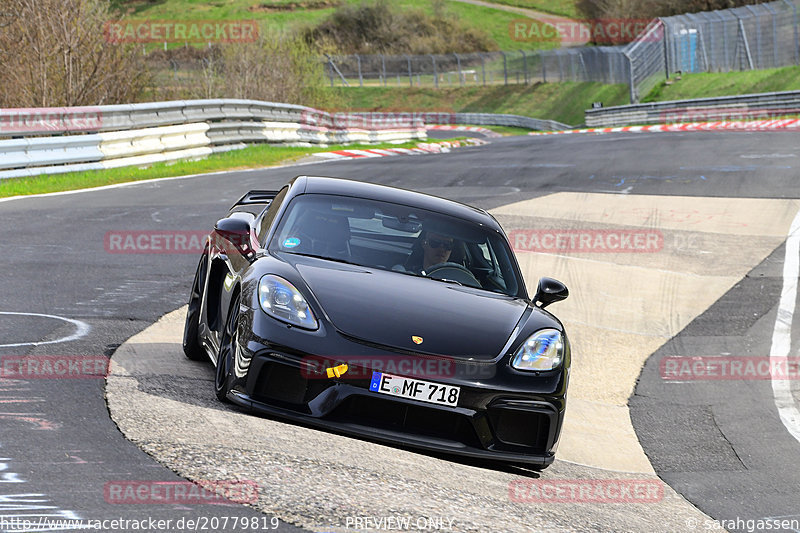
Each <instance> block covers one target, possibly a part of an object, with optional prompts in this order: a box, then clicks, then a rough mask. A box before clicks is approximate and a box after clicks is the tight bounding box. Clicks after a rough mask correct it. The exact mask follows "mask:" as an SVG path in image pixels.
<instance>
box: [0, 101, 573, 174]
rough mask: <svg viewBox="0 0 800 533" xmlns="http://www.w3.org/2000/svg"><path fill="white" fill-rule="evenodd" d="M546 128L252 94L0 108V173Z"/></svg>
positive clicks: (513, 119) (540, 123) (504, 118)
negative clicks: (272, 146) (473, 129)
mask: <svg viewBox="0 0 800 533" xmlns="http://www.w3.org/2000/svg"><path fill="white" fill-rule="evenodd" d="M426 120H427V121H428V122H431V123H446V124H477V125H502V126H517V127H522V128H528V129H538V130H554V129H566V128H568V126H566V125H564V124H560V123H558V122H554V121H548V120H539V119H533V118H530V117H522V116H517V115H492V114H486V113H337V114H330V113H326V112H324V111H319V110H317V109H313V108H309V107H304V106H298V105H291V104H279V103H271V102H260V101H256V100H187V101H182V100H181V101H173V102H154V103H144V104H126V105H109V106H97V107H72V108H30V109H4V110H0V179H3V178H13V177H21V176H32V175H39V174H56V173H62V172H70V171H80V170H93V169H102V168H114V167H122V166H130V165H148V164H152V163H157V162H163V161H171V160H177V159H191V158H200V157H205V156H207V155H209V154H211V153H214V152H222V151H228V150H235V149H238V148H243V147H245V146H246V145H247V144H249V143H257V142H258V143H264V142H266V143H282V144H287V143H288V144H302V145H313V144H318V145H325V144H346V143H353V142H362V143H376V142H393V141H397V142H403V141H408V140H411V139H424V138H425V137H426V134H425V121H426Z"/></svg>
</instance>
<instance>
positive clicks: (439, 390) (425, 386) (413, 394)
mask: <svg viewBox="0 0 800 533" xmlns="http://www.w3.org/2000/svg"><path fill="white" fill-rule="evenodd" d="M369 390H371V391H375V392H379V393H381V394H388V395H389V396H400V397H401V398H411V399H412V400H419V401H420V402H427V403H436V404H439V405H449V406H450V407H455V406H456V405H458V395H459V393H460V392H461V389H460V388H459V387H453V386H452V385H442V384H441V383H431V382H430V381H423V380H421V379H412V378H406V377H402V376H393V375H392V374H385V373H383V372H373V373H372V381H370V384H369Z"/></svg>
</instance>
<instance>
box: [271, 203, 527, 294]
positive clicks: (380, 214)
mask: <svg viewBox="0 0 800 533" xmlns="http://www.w3.org/2000/svg"><path fill="white" fill-rule="evenodd" d="M268 249H269V250H270V251H280V252H286V253H291V254H299V255H306V256H313V257H319V258H323V259H329V260H332V261H338V262H343V263H350V264H354V265H360V266H365V267H370V268H377V269H382V270H389V271H394V272H398V273H399V274H406V275H413V276H420V277H426V278H430V279H432V280H436V281H440V282H448V283H454V284H458V285H463V286H466V287H473V288H476V289H481V290H487V291H492V292H496V293H501V294H505V295H508V296H513V297H524V286H523V284H522V282H521V280H520V275H519V271H518V269H517V267H516V263H515V261H514V260H513V255H512V252H511V250H510V248H509V246H508V243H507V241H506V239H505V238H504V237H503V236H502V235H501V234H499V233H497V232H495V231H492V230H488V229H486V228H484V227H483V226H480V225H478V224H475V223H474V222H470V221H467V220H463V219H460V218H455V217H451V216H447V215H442V214H440V213H436V212H433V211H428V210H425V209H419V208H415V207H410V206H406V205H400V204H393V203H388V202H382V201H376V200H368V199H360V198H352V197H345V196H334V195H325V194H302V195H299V196H297V197H295V198H294V199H293V200H292V202H291V204H290V205H289V207H288V209H287V211H286V212H285V213H284V215H283V217H282V219H281V221H280V224H279V226H278V228H277V230H276V232H275V234H274V236H273V238H272V241H271V242H270V244H269V246H268Z"/></svg>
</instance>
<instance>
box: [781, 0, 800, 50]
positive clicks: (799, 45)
mask: <svg viewBox="0 0 800 533" xmlns="http://www.w3.org/2000/svg"><path fill="white" fill-rule="evenodd" d="M783 1H784V2H786V3H787V4H788V5H789V7H791V8H792V13H793V19H794V62H795V64H797V63H798V62H800V40H798V36H797V33H798V31H797V30H798V28H797V6H796V5H794V4H793V3H792V2H790V1H789V0H783Z"/></svg>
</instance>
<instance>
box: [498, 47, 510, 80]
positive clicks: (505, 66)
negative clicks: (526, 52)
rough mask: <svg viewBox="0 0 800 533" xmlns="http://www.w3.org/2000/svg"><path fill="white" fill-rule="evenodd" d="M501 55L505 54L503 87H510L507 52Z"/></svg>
mask: <svg viewBox="0 0 800 533" xmlns="http://www.w3.org/2000/svg"><path fill="white" fill-rule="evenodd" d="M500 53H501V54H503V85H508V59H507V58H506V53H505V52H500Z"/></svg>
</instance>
